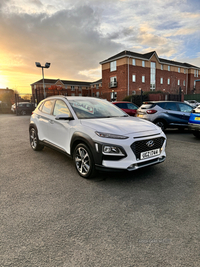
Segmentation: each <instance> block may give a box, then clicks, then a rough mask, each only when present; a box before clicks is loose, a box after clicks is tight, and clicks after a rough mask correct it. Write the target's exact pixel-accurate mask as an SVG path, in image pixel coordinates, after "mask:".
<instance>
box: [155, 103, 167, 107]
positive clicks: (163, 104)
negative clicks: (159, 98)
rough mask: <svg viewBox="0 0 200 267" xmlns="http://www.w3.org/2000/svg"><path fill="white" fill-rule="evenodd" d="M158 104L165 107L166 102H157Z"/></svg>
mask: <svg viewBox="0 0 200 267" xmlns="http://www.w3.org/2000/svg"><path fill="white" fill-rule="evenodd" d="M157 105H158V106H159V107H161V108H165V105H166V102H162V103H157Z"/></svg>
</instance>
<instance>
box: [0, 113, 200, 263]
mask: <svg viewBox="0 0 200 267" xmlns="http://www.w3.org/2000/svg"><path fill="white" fill-rule="evenodd" d="M28 124H29V116H24V117H22V116H14V115H0V201H1V202H0V203H1V204H0V210H1V212H0V229H1V235H0V266H2V267H3V266H13V267H25V266H26V267H28V266H30V267H36V266H37V267H39V266H41V267H47V266H48V267H57V266H61V267H68V266H69V267H71V266H86V267H90V266H102V267H108V266H112V267H118V266H120V267H121V266H123V267H130V266H139V267H140V266H142V267H143V266H144V267H146V266H161V267H165V266H173V267H174V266H187V267H189V266H200V193H199V192H200V167H199V166H200V161H199V159H200V157H199V155H200V153H199V148H200V140H197V139H196V138H194V137H193V135H192V134H190V133H189V132H187V131H186V132H184V133H179V132H177V131H168V132H167V137H168V145H167V160H166V161H165V162H164V163H162V164H159V165H156V166H152V167H149V168H146V169H140V170H138V171H135V172H131V173H126V172H125V173H120V174H115V173H100V174H99V175H98V177H97V178H96V179H94V180H85V179H82V178H81V177H79V176H78V174H77V173H76V171H75V168H74V166H73V162H72V161H71V160H70V159H68V158H67V157H65V156H64V155H62V154H61V153H58V152H55V151H53V150H51V149H48V148H45V149H44V150H43V151H42V152H34V151H33V150H32V149H31V148H30V146H29V140H28Z"/></svg>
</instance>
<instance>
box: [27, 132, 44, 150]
mask: <svg viewBox="0 0 200 267" xmlns="http://www.w3.org/2000/svg"><path fill="white" fill-rule="evenodd" d="M29 136H30V145H31V148H32V149H33V150H35V151H41V150H42V149H43V148H44V146H43V145H41V144H40V141H39V138H38V135H37V131H36V129H35V128H34V127H32V128H31V129H30V131H29Z"/></svg>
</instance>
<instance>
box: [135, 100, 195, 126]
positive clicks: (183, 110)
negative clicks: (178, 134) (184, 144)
mask: <svg viewBox="0 0 200 267" xmlns="http://www.w3.org/2000/svg"><path fill="white" fill-rule="evenodd" d="M192 109H193V108H192V107H191V106H190V105H187V104H186V103H183V102H178V101H149V102H145V103H143V104H142V105H141V106H140V107H139V108H138V110H137V117H140V118H143V119H146V120H149V121H151V122H153V123H155V124H156V125H157V126H159V127H161V129H162V130H163V131H164V130H165V128H180V129H181V128H184V127H188V121H189V117H190V113H191V112H192Z"/></svg>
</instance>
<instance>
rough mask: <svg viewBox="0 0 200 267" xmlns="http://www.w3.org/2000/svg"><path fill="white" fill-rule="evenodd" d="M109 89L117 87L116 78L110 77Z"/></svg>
mask: <svg viewBox="0 0 200 267" xmlns="http://www.w3.org/2000/svg"><path fill="white" fill-rule="evenodd" d="M110 87H117V77H116V76H114V77H110Z"/></svg>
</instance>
